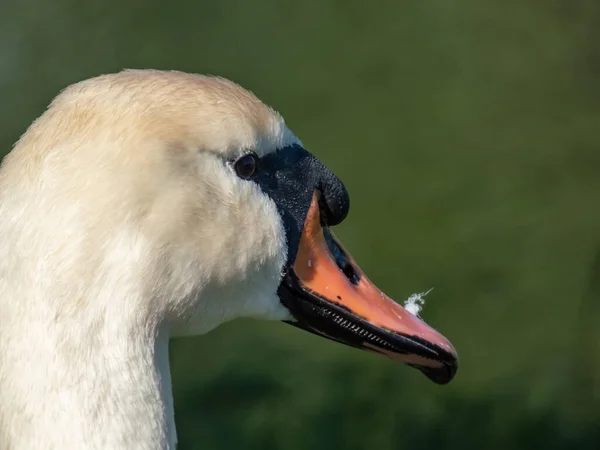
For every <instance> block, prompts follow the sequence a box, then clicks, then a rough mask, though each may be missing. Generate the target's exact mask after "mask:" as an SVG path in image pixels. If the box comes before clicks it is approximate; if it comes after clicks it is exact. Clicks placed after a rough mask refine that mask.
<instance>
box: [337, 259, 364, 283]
mask: <svg viewBox="0 0 600 450" xmlns="http://www.w3.org/2000/svg"><path fill="white" fill-rule="evenodd" d="M340 269H342V272H343V273H344V275H345V276H346V278H348V280H349V281H350V283H352V284H358V282H359V281H360V277H359V276H358V274H357V273H356V270H354V267H353V266H352V264H350V262H349V261H344V262H343V263H342V264H341V267H340Z"/></svg>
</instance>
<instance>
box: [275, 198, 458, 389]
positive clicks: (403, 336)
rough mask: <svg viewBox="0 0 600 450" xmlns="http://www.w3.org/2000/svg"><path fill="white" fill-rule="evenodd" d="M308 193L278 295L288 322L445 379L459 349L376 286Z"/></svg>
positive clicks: (449, 377) (443, 381)
mask: <svg viewBox="0 0 600 450" xmlns="http://www.w3.org/2000/svg"><path fill="white" fill-rule="evenodd" d="M318 200H319V197H318V194H315V195H314V196H313V200H312V203H311V205H310V208H309V211H308V214H307V216H306V221H305V223H304V228H303V230H302V234H301V238H300V243H299V246H298V252H297V254H296V258H295V260H294V262H293V263H292V265H291V267H290V268H289V269H288V272H287V274H286V277H285V279H284V282H283V283H282V287H281V288H280V297H281V300H282V302H283V304H284V305H285V306H286V307H287V308H288V309H289V310H290V312H291V314H292V315H293V316H294V318H295V320H296V321H294V322H290V323H291V324H292V325H295V326H297V327H300V328H303V329H305V330H308V331H310V332H313V333H315V334H318V335H321V336H324V337H327V338H329V339H333V340H335V341H338V342H341V343H343V344H346V345H350V346H353V347H357V348H361V349H364V350H368V351H372V352H377V353H381V354H383V355H386V356H388V357H390V358H392V359H394V360H399V361H402V362H404V363H406V364H409V365H410V366H413V367H416V368H418V369H419V370H421V371H422V372H423V373H424V374H425V375H426V376H427V377H428V378H430V379H431V380H433V381H434V382H436V383H439V384H446V383H448V382H450V381H451V380H452V378H453V377H454V375H455V373H456V370H457V367H458V355H457V353H456V350H455V349H454V347H453V346H452V344H451V343H450V342H449V341H448V339H446V338H445V337H444V336H442V335H441V334H440V333H439V332H437V331H436V330H434V329H433V328H431V327H430V326H429V325H427V324H426V323H425V322H423V321H422V320H421V319H420V318H418V317H417V316H415V315H413V314H411V313H410V312H408V311H407V310H406V309H404V308H403V307H402V306H400V305H399V304H398V303H396V302H395V301H393V300H392V299H391V298H389V297H388V296H386V295H385V294H384V293H383V292H381V291H380V290H379V289H378V288H377V287H376V286H375V285H374V284H373V283H372V282H371V281H370V280H369V279H368V278H367V277H366V276H365V274H364V273H363V272H362V270H361V269H360V268H359V267H358V265H357V264H356V263H355V262H354V260H353V259H352V257H351V256H350V255H349V254H348V253H347V252H346V251H345V250H344V249H343V247H342V246H341V245H340V243H339V241H338V240H337V239H336V238H335V237H334V235H333V234H332V233H331V231H330V230H329V229H328V228H326V227H323V226H322V224H321V218H320V212H319V201H318Z"/></svg>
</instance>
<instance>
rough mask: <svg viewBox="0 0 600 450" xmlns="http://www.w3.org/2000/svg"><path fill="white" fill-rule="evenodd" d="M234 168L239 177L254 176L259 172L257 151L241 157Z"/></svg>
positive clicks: (245, 178)
mask: <svg viewBox="0 0 600 450" xmlns="http://www.w3.org/2000/svg"><path fill="white" fill-rule="evenodd" d="M233 168H234V169H235V173H237V175H238V177H240V178H243V179H244V180H248V179H250V178H253V177H254V176H256V174H257V173H258V155H257V154H256V153H248V154H246V155H244V156H242V157H241V158H239V159H238V160H237V161H236V162H235V163H234V164H233Z"/></svg>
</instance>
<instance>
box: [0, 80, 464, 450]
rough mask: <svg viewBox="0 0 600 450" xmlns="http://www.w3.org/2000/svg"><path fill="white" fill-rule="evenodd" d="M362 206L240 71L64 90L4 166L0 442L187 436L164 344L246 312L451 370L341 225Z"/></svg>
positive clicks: (426, 367)
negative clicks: (337, 229) (341, 237)
mask: <svg viewBox="0 0 600 450" xmlns="http://www.w3.org/2000/svg"><path fill="white" fill-rule="evenodd" d="M348 208H349V197H348V193H347V191H346V189H345V187H344V185H343V184H342V182H341V181H340V180H339V179H338V178H337V177H336V176H335V175H334V174H333V172H332V171H331V170H330V169H328V168H327V167H326V166H325V165H324V164H323V163H321V162H320V161H319V160H318V159H317V158H316V157H315V156H314V155H313V154H311V153H310V152H309V151H307V150H306V149H305V148H304V146H303V145H302V142H301V141H300V140H299V139H298V138H297V137H296V136H295V135H294V134H293V133H292V131H290V129H289V128H288V127H287V126H286V124H285V122H284V120H283V118H282V117H281V115H280V114H279V113H277V112H276V111H274V110H273V109H272V108H271V107H269V106H267V105H265V104H264V103H262V102H261V101H260V100H259V99H258V98H257V97H256V96H255V95H254V94H252V93H251V92H249V91H247V90H245V89H243V88H242V87H240V86H239V85H238V84H236V83H234V82H232V81H229V80H227V79H224V78H220V77H214V76H203V75H194V74H187V73H183V72H177V71H159V70H126V71H122V72H119V73H113V74H107V75H102V76H99V77H95V78H91V79H88V80H84V81H81V82H79V83H75V84H73V85H71V86H69V87H67V88H66V89H65V90H63V91H62V92H61V93H60V94H59V95H57V96H56V97H55V98H54V99H53V101H52V102H51V103H50V105H49V107H48V108H47V110H46V111H45V112H44V113H43V114H42V115H41V116H40V117H39V118H38V119H37V120H35V121H34V122H33V123H32V124H31V126H30V127H29V128H28V129H27V131H26V132H25V133H24V134H23V135H22V136H21V137H20V139H19V140H18V142H17V143H16V144H15V146H14V148H13V149H12V151H11V152H10V153H9V154H8V155H7V156H6V157H5V158H4V160H3V161H2V165H1V167H0V255H2V258H0V448H1V449H2V450H24V449H27V450H35V449H78V450H82V449H121V448H123V449H125V448H126V449H173V448H175V446H176V442H177V438H176V429H175V418H174V413H173V397H172V394H171V378H170V370H169V355H168V342H169V339H171V338H173V337H178V336H190V335H200V334H204V333H207V332H208V331H210V330H211V329H213V328H215V327H216V326H218V325H219V324H221V323H223V322H226V321H230V320H232V319H235V318H237V317H257V318H263V319H269V320H278V321H284V322H287V323H289V324H291V325H293V326H296V327H298V328H301V329H304V330H306V331H309V332H311V333H315V334H317V335H320V336H323V337H325V338H328V339H332V340H334V341H338V342H340V343H343V344H346V345H350V346H353V347H357V348H360V349H363V350H367V351H371V352H377V353H380V354H383V355H385V356H387V357H390V358H393V359H395V360H398V361H401V362H403V363H406V364H408V365H410V366H412V367H416V368H418V369H419V370H421V371H422V372H423V373H424V374H425V375H426V376H427V377H428V378H430V379H431V380H433V381H434V382H436V383H439V384H445V383H448V382H449V381H450V380H451V379H452V378H453V377H454V375H455V373H456V370H457V353H456V351H455V349H454V348H453V347H452V345H451V343H450V342H449V341H448V340H447V339H446V338H445V337H444V336H443V335H441V334H440V333H439V332H437V331H436V330H434V329H433V328H431V327H430V326H428V325H427V324H426V323H425V322H423V321H422V320H421V319H420V318H419V317H418V316H415V315H413V314H410V313H409V312H407V311H406V310H405V309H404V308H403V307H402V306H400V305H399V304H397V303H395V302H394V301H393V300H391V299H390V298H389V297H387V296H386V295H385V294H383V293H382V292H381V291H380V290H379V289H378V288H377V287H375V286H374V285H373V284H372V283H371V282H370V281H369V279H368V278H367V277H366V275H365V274H364V273H363V272H362V270H361V269H360V268H359V266H358V265H357V264H356V262H355V261H354V260H353V259H352V257H351V256H350V254H349V253H348V252H347V251H346V250H345V249H344V248H343V247H342V245H341V243H340V242H339V241H338V240H337V238H336V237H335V235H334V234H333V232H332V231H331V227H333V226H335V225H337V224H339V223H340V222H341V221H342V220H344V218H345V217H346V215H347V213H348Z"/></svg>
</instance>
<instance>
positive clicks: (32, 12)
mask: <svg viewBox="0 0 600 450" xmlns="http://www.w3.org/2000/svg"><path fill="white" fill-rule="evenodd" d="M129 67H136V68H167V69H179V70H185V71H191V72H201V73H212V74H219V75H223V76H226V77H229V78H232V79H233V80H235V81H237V82H239V83H240V84H242V85H243V86H245V87H247V88H249V89H251V90H253V91H254V92H255V93H256V94H257V95H258V96H259V97H261V98H262V99H263V100H264V101H265V102H267V103H269V104H271V105H272V106H274V107H275V108H276V109H278V110H279V111H281V113H282V114H283V115H284V116H285V117H286V119H287V121H288V123H289V124H290V126H291V128H292V129H293V130H294V132H295V133H296V134H297V135H298V136H300V138H301V139H302V140H303V141H304V143H305V145H306V146H307V148H308V149H310V150H311V151H313V152H314V153H316V154H317V155H318V156H319V157H320V158H321V159H322V160H323V161H325V162H326V163H327V164H328V165H329V166H330V167H331V168H332V169H333V170H334V171H335V172H336V173H337V174H338V175H339V176H340V177H341V178H342V180H343V181H344V182H345V183H346V186H347V188H348V189H349V191H350V195H351V199H352V208H351V213H350V216H349V218H348V220H347V221H346V222H345V223H344V224H342V225H341V226H339V227H338V229H337V230H336V232H337V233H338V235H339V236H340V237H341V238H342V240H343V241H344V242H345V244H346V246H347V248H348V249H349V250H350V251H351V252H352V253H353V255H354V256H355V258H356V259H357V260H358V262H359V263H360V264H361V265H362V266H363V268H364V269H365V270H366V272H367V273H368V274H369V275H370V277H371V279H373V280H374V281H375V282H376V283H377V284H379V285H380V287H382V289H383V290H384V291H386V292H387V293H388V294H390V295H392V296H394V297H395V298H397V299H399V300H404V299H405V298H406V297H407V296H408V295H409V294H411V293H413V292H420V291H424V290H427V289H429V288H431V287H434V290H433V292H432V293H431V294H430V295H429V296H428V303H427V305H426V308H425V310H424V312H423V316H424V318H425V319H426V320H427V321H428V322H430V323H431V324H433V325H434V326H435V327H436V328H438V329H439V330H441V331H442V332H443V333H444V334H445V335H446V336H448V337H449V338H450V339H451V340H452V341H453V342H454V344H455V346H456V348H457V349H458V351H459V354H460V357H461V360H460V362H461V366H460V370H459V372H458V376H457V378H456V380H455V382H453V383H451V384H450V385H448V386H444V387H440V386H436V385H434V384H433V383H431V382H429V381H428V380H427V379H425V377H423V376H422V375H420V374H419V373H418V372H417V371H414V370H412V369H409V368H407V367H404V366H401V365H398V364H395V363H393V362H391V361H388V360H385V359H383V358H379V357H377V356H373V355H369V354H364V353H361V352H358V351H356V350H352V349H348V348H344V347H342V346H339V345H336V344H334V343H331V342H329V341H325V340H322V339H319V338H317V337H315V336H312V335H309V334H306V333H303V332H301V331H298V330H296V329H293V328H292V327H288V326H286V325H284V324H279V323H268V322H259V321H249V320H247V321H236V322H232V323H230V324H227V325H224V326H222V327H221V328H219V329H218V330H216V331H215V332H212V333H210V334H209V335H206V336H203V337H200V338H196V339H187V340H181V341H178V342H174V343H173V345H172V350H173V351H172V366H173V378H174V390H175V401H176V417H177V422H178V430H179V439H180V442H181V445H180V448H182V449H195V448H202V449H266V450H270V449H286V450H288V449H289V450H297V449H298V450H299V449H333V448H340V449H377V450H386V449H408V448H410V449H412V450H416V449H434V448H435V449H471V448H473V449H534V448H544V449H559V448H561V449H562V448H564V449H567V448H573V449H592V448H593V449H598V448H600V431H599V426H600V329H599V328H600V209H599V208H598V199H599V196H600V3H599V2H598V0H587V1H586V0H502V1H485V0H464V1H456V0H455V1H452V0H403V1H398V0H393V1H392V0H388V1H372V2H366V1H358V0H303V1H297V2H285V1H279V2H278V1H275V0H271V1H267V0H261V1H242V0H237V1H235V0H226V1H224V0H221V1H219V0H212V1H200V0H188V1H172V2H165V1H129V2H126V1H117V0H105V1H102V2H100V1H95V2H84V1H81V0H77V1H75V0H53V1H43V0H23V1H15V0H1V1H0V98H1V99H2V101H1V102H0V121H1V123H2V126H1V128H0V144H1V147H2V148H3V149H4V151H5V152H6V151H8V150H9V149H10V146H11V145H12V143H13V142H14V141H15V140H16V139H17V138H18V137H19V135H20V134H21V133H22V132H23V131H24V130H25V128H26V126H27V125H28V124H29V123H30V122H31V121H32V120H33V119H34V118H35V117H37V116H38V115H39V114H41V112H42V111H43V109H44V108H45V106H46V105H47V103H48V102H49V101H50V99H51V98H52V97H53V96H54V95H56V94H57V93H58V91H59V90H60V89H62V88H63V87H65V86H66V85H68V84H70V83H72V82H75V81H78V80H81V79H83V78H87V77H90V76H94V75H98V74H101V73H106V72H113V71H117V70H120V69H122V68H129Z"/></svg>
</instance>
